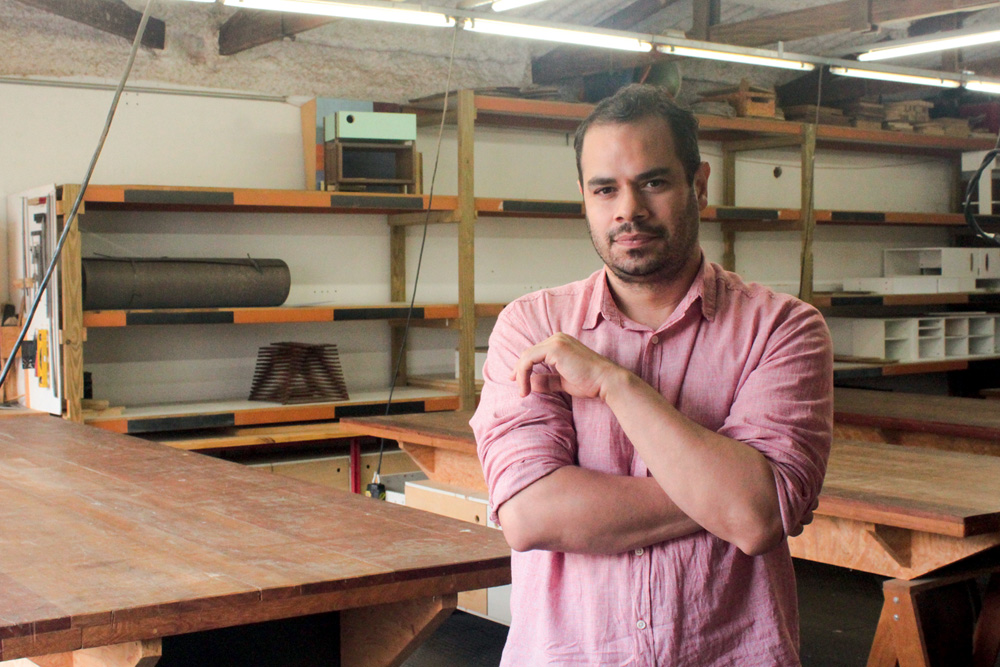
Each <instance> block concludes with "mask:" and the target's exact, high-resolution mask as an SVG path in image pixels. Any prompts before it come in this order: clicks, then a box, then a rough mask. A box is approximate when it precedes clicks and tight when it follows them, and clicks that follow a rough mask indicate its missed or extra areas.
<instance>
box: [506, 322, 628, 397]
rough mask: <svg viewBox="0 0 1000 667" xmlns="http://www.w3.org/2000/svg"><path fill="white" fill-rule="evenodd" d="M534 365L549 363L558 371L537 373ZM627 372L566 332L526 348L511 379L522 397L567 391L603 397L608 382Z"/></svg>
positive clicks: (577, 395)
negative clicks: (515, 383) (534, 392)
mask: <svg viewBox="0 0 1000 667" xmlns="http://www.w3.org/2000/svg"><path fill="white" fill-rule="evenodd" d="M535 364H547V365H548V366H550V367H551V368H553V369H554V370H555V371H556V373H555V374H551V373H544V374H543V373H535V372H534V370H533V369H534V365H535ZM623 373H627V371H626V370H625V369H623V368H622V367H621V366H619V365H618V364H616V363H614V362H613V361H611V360H610V359H608V358H606V357H602V356H601V355H599V354H597V353H596V352H594V351H593V350H591V349H590V348H589V347H587V346H586V345H584V344H583V343H581V342H580V341H578V340H577V339H575V338H573V337H572V336H568V335H566V334H564V333H557V334H555V335H554V336H550V337H549V338H547V339H545V340H543V341H542V342H541V343H538V344H537V345H533V346H532V347H529V348H528V349H527V350H525V351H524V352H523V353H522V354H521V357H520V359H518V360H517V364H515V366H514V370H513V372H512V373H511V376H510V379H511V380H514V381H515V382H517V386H518V389H519V390H520V393H521V397H522V398H523V397H525V396H527V395H528V394H530V393H531V392H533V391H536V392H539V393H546V394H549V393H555V392H560V391H562V392H566V393H567V394H569V395H571V396H575V397H577V398H603V397H604V394H605V391H606V389H607V384H608V383H609V382H610V381H611V380H612V379H613V378H615V377H619V376H620V375H621V374H623Z"/></svg>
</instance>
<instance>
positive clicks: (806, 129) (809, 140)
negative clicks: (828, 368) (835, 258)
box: [799, 123, 816, 302]
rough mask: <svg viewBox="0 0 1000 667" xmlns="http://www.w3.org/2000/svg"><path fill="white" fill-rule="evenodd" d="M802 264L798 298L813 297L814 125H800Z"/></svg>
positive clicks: (806, 298)
mask: <svg viewBox="0 0 1000 667" xmlns="http://www.w3.org/2000/svg"><path fill="white" fill-rule="evenodd" d="M802 133H803V134H802V212H801V223H802V265H801V271H800V273H799V298H800V299H802V300H803V301H806V302H811V301H812V298H813V235H814V233H815V231H816V210H815V202H816V198H815V194H814V191H813V187H814V170H815V166H816V165H815V158H816V126H815V125H813V124H812V123H804V124H803V125H802Z"/></svg>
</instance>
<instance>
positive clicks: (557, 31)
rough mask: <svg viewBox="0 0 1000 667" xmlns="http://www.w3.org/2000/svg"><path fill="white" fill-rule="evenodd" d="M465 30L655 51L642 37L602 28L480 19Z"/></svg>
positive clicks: (467, 25)
mask: <svg viewBox="0 0 1000 667" xmlns="http://www.w3.org/2000/svg"><path fill="white" fill-rule="evenodd" d="M465 29H466V30H471V31H472V32H483V33H488V34H490V35H503V36H505V37H521V38H523V39H539V40H542V41H546V42H559V43H562V44H578V45H581V46H596V47H599V48H603V49H618V50H619V51H639V52H648V51H652V50H653V45H652V44H650V43H649V42H646V41H643V40H641V39H639V38H638V37H628V36H623V35H614V34H609V33H605V32H601V31H598V30H571V29H568V28H557V27H550V26H542V25H533V24H530V23H516V22H514V21H492V20H490V19H480V18H476V19H471V20H468V21H466V22H465Z"/></svg>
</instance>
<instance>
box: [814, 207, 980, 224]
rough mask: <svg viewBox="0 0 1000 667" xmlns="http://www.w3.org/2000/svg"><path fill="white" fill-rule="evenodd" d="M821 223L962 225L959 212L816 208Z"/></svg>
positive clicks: (817, 218) (962, 218) (961, 217)
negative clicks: (830, 209) (831, 209)
mask: <svg viewBox="0 0 1000 667" xmlns="http://www.w3.org/2000/svg"><path fill="white" fill-rule="evenodd" d="M816 222H817V223H819V224H821V225H900V226H908V227H962V226H965V218H964V217H963V216H962V214H961V213H918V212H906V211H885V212H883V211H829V210H817V211H816Z"/></svg>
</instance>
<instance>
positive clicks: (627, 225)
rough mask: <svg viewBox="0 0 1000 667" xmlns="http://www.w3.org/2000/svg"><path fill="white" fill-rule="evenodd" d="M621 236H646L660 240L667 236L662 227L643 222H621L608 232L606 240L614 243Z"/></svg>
mask: <svg viewBox="0 0 1000 667" xmlns="http://www.w3.org/2000/svg"><path fill="white" fill-rule="evenodd" d="M622 234H648V235H650V236H655V237H657V238H662V237H664V236H666V235H667V231H666V230H665V229H663V228H662V227H654V226H652V225H649V224H647V223H645V222H634V221H629V222H623V223H622V224H620V225H618V226H617V227H615V228H614V229H612V230H611V231H610V232H608V239H609V240H610V241H614V240H615V239H617V238H618V237H619V236H621V235H622Z"/></svg>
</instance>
